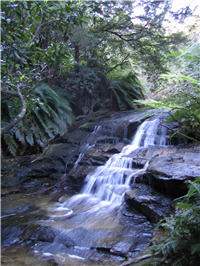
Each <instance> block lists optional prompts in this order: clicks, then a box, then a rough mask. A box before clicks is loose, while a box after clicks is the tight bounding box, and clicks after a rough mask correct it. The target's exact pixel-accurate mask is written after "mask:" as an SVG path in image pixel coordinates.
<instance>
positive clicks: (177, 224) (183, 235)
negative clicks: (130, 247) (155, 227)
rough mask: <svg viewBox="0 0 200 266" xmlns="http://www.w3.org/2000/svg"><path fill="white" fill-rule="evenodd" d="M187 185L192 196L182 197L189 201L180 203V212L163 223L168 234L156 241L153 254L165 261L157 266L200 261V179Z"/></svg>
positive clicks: (178, 208) (181, 264) (188, 194)
mask: <svg viewBox="0 0 200 266" xmlns="http://www.w3.org/2000/svg"><path fill="white" fill-rule="evenodd" d="M187 184H188V186H189V190H188V193H187V194H186V195H185V196H184V197H182V199H183V198H184V200H185V202H181V203H178V204H177V206H176V207H177V213H176V214H174V215H173V216H172V217H169V218H167V219H166V221H164V222H163V221H162V222H161V223H160V224H159V226H161V227H162V228H164V230H165V233H166V234H165V235H163V236H162V238H161V239H159V241H158V240H157V239H155V240H154V242H153V249H152V250H153V254H154V255H156V256H157V257H161V258H162V259H161V260H159V262H157V263H156V261H154V262H153V265H160V263H161V261H162V263H163V264H162V265H165V263H166V261H168V263H170V265H177V266H178V265H180V266H183V265H185V266H187V265H190V263H192V262H193V263H194V264H191V265H196V264H195V262H199V260H200V224H199V217H200V177H199V178H197V179H196V180H195V181H193V182H192V181H187ZM179 200H180V198H179Z"/></svg>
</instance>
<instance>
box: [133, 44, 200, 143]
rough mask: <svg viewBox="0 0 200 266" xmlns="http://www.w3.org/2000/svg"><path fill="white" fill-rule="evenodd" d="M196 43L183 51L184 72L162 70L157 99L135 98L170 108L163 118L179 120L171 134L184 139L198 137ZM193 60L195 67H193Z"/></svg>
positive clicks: (199, 88)
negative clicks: (167, 114) (165, 72)
mask: <svg viewBox="0 0 200 266" xmlns="http://www.w3.org/2000/svg"><path fill="white" fill-rule="evenodd" d="M199 48H200V45H199V44H197V45H195V46H194V47H193V49H190V50H189V51H187V53H184V54H183V59H184V67H185V71H184V72H185V73H184V74H181V73H177V74H163V75H161V78H162V79H163V83H162V88H161V89H160V91H158V92H157V96H158V98H159V100H158V101H156V100H153V99H147V100H144V101H136V102H137V103H140V104H145V105H147V106H149V107H151V108H163V109H166V110H168V111H169V112H170V114H171V118H169V119H168V120H167V121H168V122H171V121H177V122H179V125H180V128H179V130H178V131H177V132H175V134H180V135H181V136H183V137H185V139H186V140H190V141H191V140H192V141H197V142H199V141H200V113H199V110H200V83H199V77H200V76H199V72H198V71H196V69H199V67H200V54H198V55H197V54H196V51H197V50H199ZM195 64H196V68H195Z"/></svg>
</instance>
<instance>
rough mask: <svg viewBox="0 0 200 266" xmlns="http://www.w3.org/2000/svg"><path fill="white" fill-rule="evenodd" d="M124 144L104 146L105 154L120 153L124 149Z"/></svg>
mask: <svg viewBox="0 0 200 266" xmlns="http://www.w3.org/2000/svg"><path fill="white" fill-rule="evenodd" d="M124 146H125V144H124V143H116V144H104V145H103V146H102V150H103V152H107V153H112V154H113V153H120V152H121V151H122V149H123V148H124Z"/></svg>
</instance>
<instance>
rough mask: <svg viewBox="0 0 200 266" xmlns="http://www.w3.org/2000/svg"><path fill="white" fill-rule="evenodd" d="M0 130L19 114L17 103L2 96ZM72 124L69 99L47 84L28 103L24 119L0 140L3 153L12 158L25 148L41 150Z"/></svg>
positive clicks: (41, 86) (42, 85)
mask: <svg viewBox="0 0 200 266" xmlns="http://www.w3.org/2000/svg"><path fill="white" fill-rule="evenodd" d="M1 108H2V121H1V123H2V127H3V126H5V125H6V124H8V123H9V122H10V121H11V120H12V119H13V117H15V116H16V113H18V112H19V110H20V102H19V100H18V99H17V98H16V97H15V98H13V99H12V98H11V97H8V96H4V95H2V104H1ZM72 121H73V114H72V110H71V108H70V106H69V96H68V95H67V94H66V92H64V91H63V90H62V92H61V91H60V92H59V91H57V92H55V91H54V90H53V89H51V88H50V87H49V86H48V85H47V84H45V83H42V84H41V85H40V86H38V88H36V89H35V90H34V92H33V94H32V95H31V96H30V97H29V99H28V101H27V113H26V115H25V117H24V118H23V119H22V120H21V121H20V122H19V123H18V124H17V126H15V127H14V128H12V129H11V131H10V132H9V133H6V134H3V136H2V149H3V151H6V150H7V149H8V150H9V152H10V153H11V154H12V155H17V154H19V152H22V151H25V148H26V147H30V146H31V147H34V148H41V147H43V146H44V145H45V144H46V142H47V141H48V140H49V139H51V138H54V137H55V136H56V135H58V134H59V135H63V134H64V133H65V132H66V131H67V129H68V126H69V125H70V124H71V123H72Z"/></svg>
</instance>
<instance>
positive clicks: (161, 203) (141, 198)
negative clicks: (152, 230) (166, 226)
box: [125, 190, 172, 223]
mask: <svg viewBox="0 0 200 266" xmlns="http://www.w3.org/2000/svg"><path fill="white" fill-rule="evenodd" d="M140 193H141V192H140ZM148 194H149V195H148ZM125 201H126V202H127V203H128V204H129V205H130V206H133V207H134V208H136V210H138V211H139V212H140V213H142V214H143V215H144V216H145V217H147V218H148V220H150V221H151V222H153V223H158V222H159V221H160V220H161V219H163V218H164V217H166V216H169V215H170V214H171V213H172V208H171V202H172V201H171V199H167V198H164V197H163V196H159V195H156V196H152V195H151V194H150V191H146V195H138V192H137V190H130V191H127V192H126V193H125Z"/></svg>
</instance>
